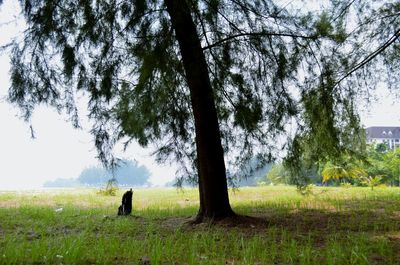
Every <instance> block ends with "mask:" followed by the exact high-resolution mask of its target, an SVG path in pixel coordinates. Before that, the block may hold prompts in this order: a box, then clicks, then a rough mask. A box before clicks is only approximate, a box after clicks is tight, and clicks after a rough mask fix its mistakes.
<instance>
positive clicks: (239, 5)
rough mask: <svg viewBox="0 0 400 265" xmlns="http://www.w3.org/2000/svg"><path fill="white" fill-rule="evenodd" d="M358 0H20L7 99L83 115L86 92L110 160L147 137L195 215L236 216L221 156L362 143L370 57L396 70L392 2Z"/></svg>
mask: <svg viewBox="0 0 400 265" xmlns="http://www.w3.org/2000/svg"><path fill="white" fill-rule="evenodd" d="M366 2H367V1H338V0H335V1H332V3H331V5H328V11H317V12H313V15H312V14H311V12H310V13H306V12H304V10H305V9H304V8H302V6H301V5H295V4H292V5H289V6H287V7H285V6H280V5H277V4H275V3H274V2H273V1H270V0H261V1H246V0H226V1H223V0H221V1H215V0H204V1H191V0H185V1H172V0H165V1H156V0H148V1H145V0H139V1H134V2H132V1H127V0H110V1H103V0H97V1H68V0H65V1H50V0H45V1H30V0H24V1H20V3H21V6H22V8H23V14H24V17H25V20H26V22H27V25H28V28H27V29H26V30H25V31H24V37H23V40H22V41H21V42H15V43H14V46H13V48H12V60H11V61H12V69H11V75H12V76H11V78H12V87H11V89H10V91H9V99H10V101H11V102H13V103H15V104H17V105H18V106H20V107H21V109H22V110H23V111H24V116H25V118H26V119H27V120H28V119H29V117H30V116H31V113H32V111H33V109H34V107H35V106H37V105H38V104H47V105H50V106H53V107H56V108H57V109H58V110H60V111H62V110H64V111H66V112H67V113H68V114H70V116H71V119H72V122H73V123H74V125H75V126H79V123H78V113H77V109H76V106H75V98H76V92H77V91H82V92H84V93H86V94H87V95H88V97H89V103H88V107H89V110H90V118H91V119H92V120H94V122H95V123H94V127H93V129H92V131H91V132H92V133H93V135H94V137H95V144H96V147H97V149H98V151H99V157H100V159H101V160H102V161H103V162H104V163H105V164H108V165H112V162H113V157H112V148H113V146H114V144H115V143H116V142H117V141H125V143H126V144H129V143H130V142H131V141H132V140H136V141H138V142H139V143H140V144H141V145H143V146H147V145H148V144H149V143H154V144H155V146H157V147H158V149H157V151H156V154H157V156H158V159H159V161H165V160H166V159H168V158H172V159H175V160H177V161H178V162H180V163H181V164H182V168H183V170H182V175H185V176H187V175H192V176H193V177H194V178H196V179H198V183H199V191H200V209H199V213H198V217H199V220H201V219H202V218H203V217H206V218H214V217H225V216H231V215H233V212H232V210H231V208H230V205H229V198H228V193H227V182H226V173H225V171H226V168H225V163H224V154H225V158H226V160H227V161H228V163H227V166H228V168H231V167H235V166H239V165H240V164H242V162H243V161H244V160H248V159H250V158H254V157H257V159H258V160H259V161H262V162H268V161H269V160H271V159H272V158H273V157H274V154H275V153H276V152H278V151H280V150H282V149H279V148H281V146H280V144H279V143H280V142H282V141H277V139H284V137H285V135H289V139H288V142H289V143H290V144H289V146H288V150H289V153H288V157H287V160H286V162H287V164H288V165H291V168H292V170H291V172H300V171H298V170H296V167H297V169H299V168H301V166H302V165H301V163H302V162H301V161H305V156H304V155H302V154H303V153H304V146H308V147H307V148H308V149H309V151H308V152H307V153H308V155H307V156H308V158H309V159H310V161H316V160H324V159H325V160H326V159H328V158H330V157H331V158H332V157H335V156H339V155H340V154H341V153H342V152H347V153H349V154H356V153H357V152H358V151H359V150H360V149H362V146H361V144H360V143H361V142H362V141H361V139H360V130H361V128H360V126H359V118H358V115H357V109H356V106H355V102H356V98H357V96H358V95H360V94H361V95H362V94H363V93H365V92H368V90H369V89H371V88H373V87H370V85H371V84H372V83H373V82H370V80H371V78H372V77H376V75H374V73H379V71H377V70H378V68H382V67H383V66H387V67H388V68H389V70H390V71H388V74H389V76H390V78H391V79H390V78H389V79H387V80H386V81H389V82H390V83H391V84H395V82H394V81H393V80H398V75H396V74H394V73H395V72H396V71H397V72H398V69H399V61H398V60H399V59H398V58H399V56H396V55H397V54H398V43H397V42H396V41H397V39H398V37H399V35H400V33H399V30H398V28H397V26H398V20H399V13H398V7H399V4H398V2H396V1H393V2H389V1H377V2H375V4H374V5H368V3H366ZM299 3H301V2H299ZM293 14H296V15H293ZM348 17H350V19H348ZM381 55H383V56H381ZM60 62H61V63H60ZM381 76H383V75H380V76H379V77H381ZM363 80H368V81H367V83H366V84H368V85H369V86H368V87H367V88H365V87H364V86H363V84H364V83H359V82H358V81H363ZM372 81H374V80H372ZM288 123H294V124H293V126H291V127H289V126H287V124H288ZM290 128H296V132H293V130H291V129H290ZM302 143H304V144H302ZM284 149H285V148H284ZM233 172H235V171H233ZM303 173H304V172H303ZM303 173H302V175H303V176H304V174H303ZM297 183H301V182H300V181H298V182H297Z"/></svg>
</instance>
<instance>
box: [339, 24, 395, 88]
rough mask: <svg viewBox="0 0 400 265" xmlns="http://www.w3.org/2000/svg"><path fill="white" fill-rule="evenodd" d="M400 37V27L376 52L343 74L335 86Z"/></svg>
mask: <svg viewBox="0 0 400 265" xmlns="http://www.w3.org/2000/svg"><path fill="white" fill-rule="evenodd" d="M399 37H400V29H398V30H397V31H396V32H395V33H394V34H393V36H392V37H390V38H389V39H388V40H387V41H386V42H385V43H384V44H383V45H382V46H380V47H379V48H378V49H376V50H375V51H374V52H372V53H371V54H369V55H368V56H367V57H366V58H364V60H362V61H361V62H359V63H358V64H357V65H355V66H354V67H353V69H351V70H350V71H349V72H347V73H346V74H345V75H344V76H342V77H341V78H340V79H339V81H337V82H336V84H335V86H337V85H339V84H340V83H341V82H342V81H343V80H344V79H346V78H347V77H349V76H350V75H351V74H353V73H354V72H355V71H357V70H358V69H360V68H361V67H363V66H365V65H366V64H368V63H369V62H370V61H372V60H373V59H374V58H375V57H376V56H378V55H379V54H381V53H382V52H383V51H385V50H386V49H387V48H388V47H389V46H390V45H392V44H393V43H394V42H395V41H396V40H397V39H398V38H399Z"/></svg>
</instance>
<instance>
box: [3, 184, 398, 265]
mask: <svg viewBox="0 0 400 265" xmlns="http://www.w3.org/2000/svg"><path fill="white" fill-rule="evenodd" d="M123 192H125V190H123V189H122V190H120V191H118V194H117V196H100V195H98V194H96V190H95V189H78V190H57V191H46V192H33V191H32V192H21V193H20V192H0V264H3V263H4V264H26V263H28V264H29V263H31V264H33V263H35V264H61V263H62V264H132V263H134V264H140V261H141V262H143V263H145V262H150V263H151V264H163V263H166V264H174V263H176V264H225V263H226V264H399V261H400V256H399V253H400V189H399V188H386V189H380V188H376V189H374V190H373V191H371V190H370V189H368V188H346V189H344V188H327V187H315V188H313V193H312V194H311V195H309V196H301V195H299V194H298V193H297V192H296V189H295V188H294V187H285V186H282V187H280V186H278V187H258V188H242V189H239V190H235V191H230V198H231V203H232V206H233V208H234V209H235V211H236V212H237V213H239V214H241V215H247V216H252V217H255V218H248V219H245V221H243V222H239V223H238V224H237V225H235V224H232V222H227V223H224V222H221V223H218V224H216V225H211V224H208V223H204V224H199V225H189V224H187V223H186V222H187V221H188V220H190V217H192V216H194V215H195V214H196V212H197V210H198V203H199V202H198V191H197V190H196V189H184V190H183V191H180V190H176V189H150V190H134V194H133V212H132V216H127V217H118V216H117V208H118V205H119V204H120V200H121V196H122V194H123Z"/></svg>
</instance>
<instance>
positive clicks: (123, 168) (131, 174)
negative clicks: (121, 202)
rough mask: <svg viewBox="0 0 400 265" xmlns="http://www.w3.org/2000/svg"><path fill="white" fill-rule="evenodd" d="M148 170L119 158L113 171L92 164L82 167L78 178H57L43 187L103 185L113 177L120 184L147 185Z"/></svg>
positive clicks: (148, 183) (133, 162)
mask: <svg viewBox="0 0 400 265" xmlns="http://www.w3.org/2000/svg"><path fill="white" fill-rule="evenodd" d="M149 177H150V172H149V170H148V169H147V168H146V167H145V166H143V165H139V164H138V163H137V162H136V161H132V160H121V162H120V163H119V167H117V168H116V169H115V170H114V172H111V171H108V170H106V169H105V168H103V167H101V166H92V167H88V168H86V169H84V170H83V171H82V172H81V174H80V175H79V177H78V178H69V179H68V178H58V179H56V180H53V181H47V182H46V183H44V185H43V186H44V187H79V186H93V187H98V186H103V185H104V184H105V183H106V182H107V181H108V180H110V179H112V178H115V179H116V180H117V183H118V185H121V186H149V185H150V182H149Z"/></svg>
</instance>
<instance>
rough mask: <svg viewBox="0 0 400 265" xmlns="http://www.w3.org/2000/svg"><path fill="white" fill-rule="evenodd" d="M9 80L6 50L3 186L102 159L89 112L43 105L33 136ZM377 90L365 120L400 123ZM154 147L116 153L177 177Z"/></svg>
mask: <svg viewBox="0 0 400 265" xmlns="http://www.w3.org/2000/svg"><path fill="white" fill-rule="evenodd" d="M18 9H19V7H18V1H15V0H6V1H4V3H3V5H2V6H0V46H2V45H4V44H5V43H7V42H8V41H10V39H11V38H12V37H14V36H16V35H17V34H18V32H20V31H21V28H22V26H21V21H20V20H18V19H17V15H18ZM18 23H19V24H18ZM9 86H10V83H9V58H8V55H6V54H3V55H1V56H0V190H2V189H17V188H38V187H40V186H41V185H42V184H43V182H45V181H47V180H54V179H56V178H76V177H78V176H79V174H80V172H81V171H82V170H83V169H84V168H85V167H89V166H92V165H97V164H99V162H98V161H97V159H96V150H95V148H94V144H93V139H92V136H91V135H90V134H89V133H88V130H89V129H90V128H89V127H90V126H89V124H88V121H87V120H86V119H85V115H81V122H82V125H83V129H82V130H76V129H73V128H72V126H71V124H70V123H68V122H67V121H66V118H65V117H62V116H60V115H58V114H57V113H56V112H55V111H54V110H52V109H49V108H45V107H40V108H38V109H37V110H36V111H35V112H34V115H33V118H32V124H33V126H34V129H35V134H36V139H32V138H31V137H30V129H29V124H26V123H24V122H23V121H22V120H21V119H19V118H18V113H19V112H18V110H17V109H16V108H14V107H13V106H11V105H10V104H8V103H7V102H6V101H5V100H4V97H5V96H6V94H7V90H8V88H9ZM378 94H379V95H380V101H379V102H378V103H374V104H370V105H369V106H368V111H364V113H363V114H362V123H363V124H364V125H365V126H367V127H368V126H379V125H381V126H383V125H387V126H399V125H400V115H399V114H400V104H399V103H398V102H397V103H394V102H393V100H392V98H393V97H392V96H391V95H390V94H389V92H388V91H385V90H384V89H382V90H381V91H379V93H378ZM151 151H152V150H144V149H142V148H140V147H139V146H138V145H136V144H133V145H131V146H130V147H129V148H128V150H127V151H126V152H122V151H120V152H117V154H118V155H119V156H120V157H122V158H128V159H136V160H137V161H138V162H139V163H140V164H142V165H145V166H146V167H147V168H148V169H149V170H150V171H151V173H152V176H151V181H152V182H153V183H154V184H162V183H165V182H167V181H170V180H172V179H173V178H174V173H175V170H176V169H175V168H174V167H173V166H170V165H166V166H159V165H157V164H156V163H155V162H154V158H153V157H151V156H150V152H151Z"/></svg>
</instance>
